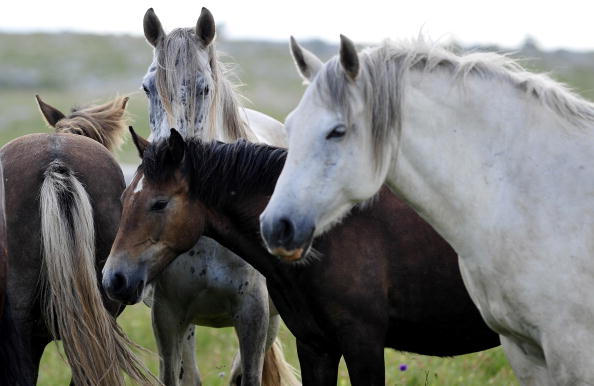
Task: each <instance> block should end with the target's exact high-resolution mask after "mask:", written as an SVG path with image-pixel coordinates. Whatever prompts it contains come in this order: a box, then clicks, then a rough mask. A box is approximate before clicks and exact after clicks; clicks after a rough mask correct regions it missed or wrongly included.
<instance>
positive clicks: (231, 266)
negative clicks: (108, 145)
mask: <svg viewBox="0 0 594 386" xmlns="http://www.w3.org/2000/svg"><path fill="white" fill-rule="evenodd" d="M144 32H145V37H146V38H147V40H148V42H149V43H150V44H151V45H152V46H153V47H154V48H155V51H154V59H153V63H152V64H151V65H150V66H149V70H148V72H147V74H146V75H145V77H144V79H143V86H142V87H143V89H144V91H145V92H146V94H147V97H148V99H149V116H150V125H151V132H152V134H151V136H152V138H153V139H159V138H163V137H166V136H168V135H169V132H170V128H171V127H175V128H177V129H178V130H179V131H180V132H181V133H183V134H184V135H185V136H187V137H199V138H202V139H204V140H213V139H218V140H222V141H234V140H237V139H238V138H246V139H249V140H252V141H259V142H266V143H269V144H275V145H279V146H282V145H285V144H286V140H285V136H284V131H283V127H282V124H281V123H280V122H278V121H276V120H274V119H272V118H270V117H268V116H266V115H264V114H262V113H259V112H257V111H253V110H249V109H243V108H241V107H240V106H239V104H238V103H237V95H236V93H235V91H234V89H233V85H232V83H231V82H230V81H229V80H228V79H227V78H226V74H225V72H224V68H223V64H222V63H221V62H219V60H218V59H217V55H216V50H215V47H214V42H213V40H214V37H215V23H214V19H213V17H212V15H211V13H210V12H209V11H208V10H207V9H206V8H203V9H202V13H201V15H200V17H199V19H198V22H197V24H196V27H195V28H179V29H175V30H173V31H171V32H170V33H169V34H166V33H165V32H164V30H163V28H162V26H161V22H160V21H159V19H158V18H157V16H156V15H155V13H154V12H153V9H152V8H151V9H149V10H148V11H147V12H146V14H145V16H144ZM133 183H136V184H137V187H136V189H142V181H140V182H139V181H138V179H136V180H135V181H134V182H133ZM145 302H146V303H148V304H150V305H151V306H152V310H151V311H152V319H153V325H154V332H155V337H156V340H157V344H158V348H159V354H160V357H161V366H160V376H161V379H162V380H163V382H165V383H166V384H167V385H175V384H177V383H178V382H179V380H180V379H181V381H182V383H183V384H185V385H190V384H191V385H196V384H200V375H199V372H198V370H197V368H196V365H195V357H194V344H195V342H194V333H195V328H194V324H198V325H203V326H212V327H226V326H234V327H235V330H236V332H237V335H238V338H239V346H240V353H241V356H236V359H235V360H234V363H233V369H232V370H231V383H232V384H238V383H240V380H241V384H250V385H251V384H260V382H262V381H263V382H264V384H279V382H281V381H282V383H283V384H296V383H298V382H297V380H296V378H295V377H294V375H293V369H292V368H291V367H290V365H289V364H288V363H287V362H286V361H285V360H284V357H283V354H282V350H281V349H280V343H278V341H277V342H276V343H274V344H273V342H274V341H275V337H276V335H277V332H278V327H279V323H280V317H279V316H278V312H277V311H276V309H275V308H274V306H273V305H272V303H270V302H269V298H268V291H267V289H266V281H265V279H264V278H263V277H262V275H260V274H259V273H258V272H257V271H256V270H254V269H253V268H252V267H251V266H250V265H248V264H247V263H245V262H244V260H243V259H241V258H239V257H238V256H236V255H235V254H233V253H232V252H230V251H229V250H227V249H224V248H223V247H221V246H220V245H219V244H217V243H216V242H214V241H213V240H210V239H207V238H202V239H201V240H200V241H199V242H198V243H197V244H196V246H195V247H194V248H193V250H192V251H190V252H188V253H186V254H184V255H182V256H180V257H179V258H178V259H177V260H176V261H175V262H174V263H173V264H171V265H170V266H169V267H167V268H166V269H165V270H164V272H163V273H162V274H161V275H160V276H159V277H158V278H157V279H156V280H155V282H154V285H153V286H152V291H151V292H149V294H148V296H147V297H146V300H145ZM265 352H266V355H265ZM239 358H241V360H239ZM182 363H183V366H182ZM240 363H241V367H240ZM263 368H264V375H262V369H263Z"/></svg>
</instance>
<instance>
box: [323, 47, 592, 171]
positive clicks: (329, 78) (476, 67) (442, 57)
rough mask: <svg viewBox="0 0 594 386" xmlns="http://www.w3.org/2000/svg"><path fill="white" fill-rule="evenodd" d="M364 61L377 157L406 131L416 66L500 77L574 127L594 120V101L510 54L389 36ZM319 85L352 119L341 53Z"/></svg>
mask: <svg viewBox="0 0 594 386" xmlns="http://www.w3.org/2000/svg"><path fill="white" fill-rule="evenodd" d="M359 61H360V64H361V70H360V72H359V75H358V78H357V80H358V82H362V84H363V87H364V93H365V100H366V103H367V104H368V108H369V111H371V119H372V124H371V127H372V135H373V138H374V149H375V151H374V153H375V157H376V160H380V159H381V158H382V153H383V149H384V144H385V143H386V141H387V140H388V139H389V138H390V137H391V136H392V135H398V133H399V132H400V127H401V117H402V114H401V109H402V94H403V85H404V83H405V82H404V79H405V77H406V76H407V74H408V73H409V72H410V71H412V70H417V71H424V72H432V71H436V70H438V69H443V70H447V71H449V72H450V73H451V75H452V76H453V77H456V78H459V79H460V81H461V82H467V81H470V79H471V77H473V76H478V77H482V78H496V79H500V80H502V81H504V82H509V83H510V84H511V85H512V86H514V87H517V88H518V89H519V90H521V91H523V92H525V93H527V94H529V95H532V96H533V97H534V98H535V99H536V100H537V101H538V102H540V103H542V105H543V106H545V107H546V108H548V109H550V110H551V111H553V112H555V113H556V114H557V115H558V116H559V117H560V118H562V119H564V120H566V121H567V122H569V123H571V124H573V125H576V126H588V125H590V124H591V123H592V122H594V104H592V103H591V102H589V101H587V100H585V99H583V98H582V97H580V96H578V95H577V94H575V93H574V92H572V91H571V90H569V89H568V88H567V87H566V86H565V85H563V84H561V83H559V82H557V81H554V80H552V79H551V78H550V77H549V76H547V75H546V74H535V73H532V72H529V71H527V70H525V69H524V68H523V67H522V66H521V65H520V64H519V63H518V62H517V61H515V60H514V59H512V58H510V57H509V56H506V55H501V54H498V53H493V52H486V53H470V54H465V55H457V54H455V53H453V52H451V51H449V50H448V49H446V48H444V47H443V46H440V45H437V44H434V43H428V42H427V41H426V40H425V39H423V38H419V39H415V40H409V41H399V42H394V41H390V40H386V41H384V42H383V43H382V44H381V45H379V46H377V47H371V48H367V49H365V50H363V51H362V52H361V53H360V54H359ZM447 71H446V72H447ZM314 83H315V84H316V85H317V86H318V87H317V90H318V91H319V92H320V95H321V96H322V97H323V98H326V99H327V100H328V101H329V102H330V103H332V105H334V106H335V107H336V108H337V109H340V110H343V111H344V113H345V115H346V117H348V116H349V115H350V111H349V102H348V99H349V93H350V92H349V88H348V87H347V86H348V84H349V79H348V78H347V76H346V75H345V73H344V71H343V70H342V67H341V65H340V61H339V59H338V57H335V58H333V59H331V60H330V61H329V62H328V63H327V64H326V66H325V67H324V69H323V70H322V71H320V73H319V74H318V76H317V77H316V79H315V80H314Z"/></svg>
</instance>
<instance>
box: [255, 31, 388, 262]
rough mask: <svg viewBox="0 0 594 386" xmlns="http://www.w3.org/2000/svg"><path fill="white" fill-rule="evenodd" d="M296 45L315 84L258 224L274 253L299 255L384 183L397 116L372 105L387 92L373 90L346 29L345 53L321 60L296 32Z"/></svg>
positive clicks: (296, 115)
mask: <svg viewBox="0 0 594 386" xmlns="http://www.w3.org/2000/svg"><path fill="white" fill-rule="evenodd" d="M291 49H292V53H293V57H294V59H295V62H296V65H297V68H298V69H299V71H300V73H301V75H302V76H303V77H304V78H305V79H306V81H309V82H311V84H310V85H309V87H308V88H307V90H306V92H305V94H304V96H303V98H302V99H301V102H300V103H299V105H298V106H297V108H296V109H295V110H294V111H293V112H292V113H291V114H290V115H289V116H288V117H287V120H286V126H285V128H286V130H287V132H288V135H289V153H288V158H287V161H286V164H285V167H284V169H283V172H282V174H281V176H280V178H279V180H278V183H277V185H276V189H275V191H274V194H273V196H272V198H271V200H270V202H269V204H268V206H267V208H266V210H265V211H264V213H263V214H262V216H261V217H260V224H261V230H262V235H263V237H264V239H265V241H266V243H267V246H268V248H269V250H270V251H271V253H274V254H277V255H278V254H282V255H284V254H288V255H291V256H294V255H295V254H296V253H297V254H299V253H305V252H307V249H308V248H309V245H310V244H311V241H312V239H313V237H315V236H317V235H320V234H321V233H323V232H324V231H326V230H328V229H329V228H330V227H331V226H332V225H333V224H334V223H336V222H337V221H340V219H341V218H342V217H343V216H345V215H346V214H347V213H348V212H349V211H350V209H351V208H352V207H353V206H354V205H355V204H357V203H359V202H362V201H365V200H367V199H369V198H371V197H373V196H374V195H375V193H376V192H377V191H378V190H379V189H380V187H381V185H382V183H383V182H384V180H385V176H386V174H387V171H388V167H389V164H390V163H389V160H390V158H391V157H392V154H391V149H390V147H391V142H392V140H391V137H390V135H391V134H390V130H389V129H390V128H391V127H390V126H394V125H395V121H396V120H397V117H395V116H394V113H393V111H388V109H387V108H382V109H377V108H375V109H374V103H373V99H374V98H384V97H388V95H389V94H390V93H389V92H387V91H386V90H383V89H380V90H377V89H376V88H377V85H376V82H374V79H371V78H372V77H373V75H374V74H373V73H370V72H369V71H368V69H367V67H366V66H361V64H360V62H361V61H360V57H359V55H358V54H357V52H356V50H355V46H354V45H353V43H352V42H351V41H350V40H349V39H348V38H346V37H344V36H341V46H340V55H339V56H338V57H337V58H333V59H331V60H330V61H328V62H327V63H326V64H324V65H322V64H321V62H320V61H319V59H317V58H316V57H315V56H314V55H313V54H312V53H310V52H308V51H306V50H305V49H303V48H301V47H300V46H299V45H298V44H297V43H296V42H295V41H294V40H293V39H291ZM361 55H365V54H361ZM382 87H383V88H387V87H389V85H383V86H382ZM376 93H378V94H376ZM370 98H371V99H370ZM370 101H371V102H370ZM381 105H382V106H385V105H384V104H381Z"/></svg>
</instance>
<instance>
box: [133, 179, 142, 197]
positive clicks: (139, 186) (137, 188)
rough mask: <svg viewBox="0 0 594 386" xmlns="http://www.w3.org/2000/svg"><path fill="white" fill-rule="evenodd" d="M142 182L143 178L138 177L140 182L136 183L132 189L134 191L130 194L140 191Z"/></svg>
mask: <svg viewBox="0 0 594 386" xmlns="http://www.w3.org/2000/svg"><path fill="white" fill-rule="evenodd" d="M143 181H144V176H142V177H140V180H139V181H138V183H137V184H136V186H135V187H134V191H133V192H132V193H134V194H136V193H138V192H141V191H142V183H143Z"/></svg>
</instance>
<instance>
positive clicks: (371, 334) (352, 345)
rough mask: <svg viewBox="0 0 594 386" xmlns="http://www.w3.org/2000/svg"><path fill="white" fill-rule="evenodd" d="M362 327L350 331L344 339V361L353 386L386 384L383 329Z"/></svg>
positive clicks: (379, 385) (346, 332)
mask: <svg viewBox="0 0 594 386" xmlns="http://www.w3.org/2000/svg"><path fill="white" fill-rule="evenodd" d="M374 327H375V326H366V325H365V326H360V327H359V328H358V329H356V331H353V329H349V331H345V334H344V336H343V337H342V343H343V344H342V350H343V353H344V361H345V363H346V365H347V369H348V371H349V378H350V379H351V385H353V386H359V385H369V386H372V385H377V386H381V385H384V384H385V377H386V374H385V365H384V340H385V339H384V337H383V336H382V335H383V334H381V330H382V329H381V328H378V329H374Z"/></svg>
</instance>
